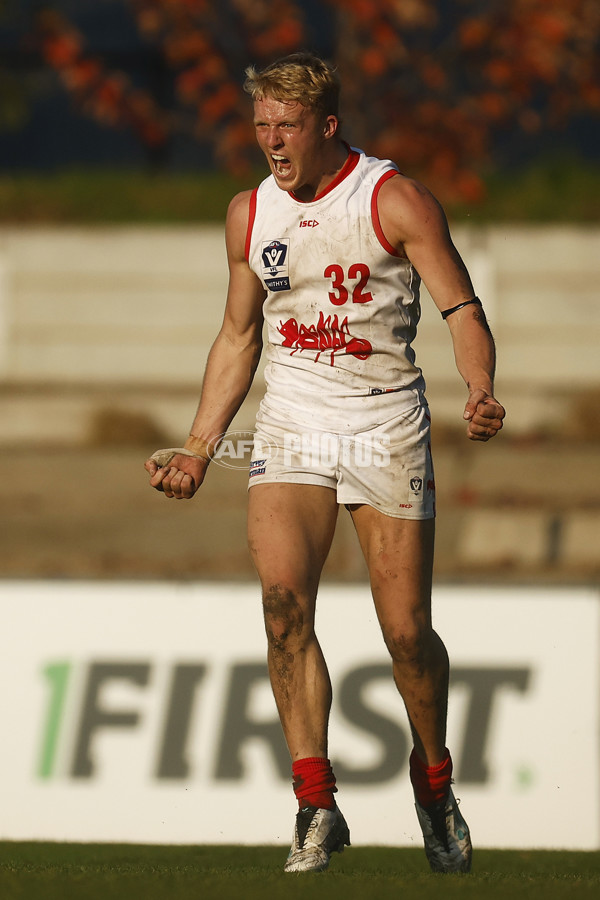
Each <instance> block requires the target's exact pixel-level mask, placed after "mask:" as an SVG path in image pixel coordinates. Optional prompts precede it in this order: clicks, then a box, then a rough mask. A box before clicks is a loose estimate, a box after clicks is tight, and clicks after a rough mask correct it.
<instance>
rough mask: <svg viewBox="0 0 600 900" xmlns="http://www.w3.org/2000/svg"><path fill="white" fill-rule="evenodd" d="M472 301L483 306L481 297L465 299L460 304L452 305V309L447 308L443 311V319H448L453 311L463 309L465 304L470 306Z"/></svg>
mask: <svg viewBox="0 0 600 900" xmlns="http://www.w3.org/2000/svg"><path fill="white" fill-rule="evenodd" d="M471 303H476V304H477V305H478V306H481V300H480V299H479V297H473V299H472V300H465V302H464V303H459V304H458V306H452V307H451V308H450V309H445V310H444V311H443V312H442V319H447V318H448V316H451V315H452V313H454V312H457V310H459V309H462V308H463V306H470V304H471Z"/></svg>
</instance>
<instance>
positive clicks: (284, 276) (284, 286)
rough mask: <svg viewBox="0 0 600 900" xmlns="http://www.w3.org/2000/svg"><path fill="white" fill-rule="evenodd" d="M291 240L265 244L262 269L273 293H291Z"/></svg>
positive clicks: (284, 239)
mask: <svg viewBox="0 0 600 900" xmlns="http://www.w3.org/2000/svg"><path fill="white" fill-rule="evenodd" d="M289 249H290V239H289V238H282V239H281V240H275V241H269V243H265V244H263V249H262V267H263V278H264V280H265V284H266V286H267V287H268V288H269V290H271V291H289V290H290V278H289V259H288V251H289Z"/></svg>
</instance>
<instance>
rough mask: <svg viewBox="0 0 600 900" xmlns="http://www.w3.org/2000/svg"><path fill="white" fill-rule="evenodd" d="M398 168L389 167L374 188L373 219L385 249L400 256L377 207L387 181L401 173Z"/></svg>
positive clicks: (393, 254)
mask: <svg viewBox="0 0 600 900" xmlns="http://www.w3.org/2000/svg"><path fill="white" fill-rule="evenodd" d="M399 174H400V173H399V172H398V170H397V169H388V171H387V172H384V173H383V175H382V176H381V178H380V179H379V181H378V182H377V184H376V185H375V187H374V188H373V195H372V197H371V219H372V220H373V228H374V229H375V234H376V235H377V239H378V241H379V243H380V244H381V246H382V247H383V249H384V250H387V252H388V253H391V255H392V256H400V254H399V253H398V251H397V250H396V248H395V247H393V246H392V244H390V242H389V241H388V239H387V238H386V236H385V234H384V233H383V228H382V227H381V221H380V219H379V209H378V208H377V198H378V196H379V191H380V190H381V188H382V186H383V185H384V184H385V182H386V181H389V179H390V178H393V177H394V175H399Z"/></svg>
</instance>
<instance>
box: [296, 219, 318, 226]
mask: <svg viewBox="0 0 600 900" xmlns="http://www.w3.org/2000/svg"><path fill="white" fill-rule="evenodd" d="M318 224H319V223H318V222H317V220H316V219H302V221H301V222H300V228H316V227H317V225H318Z"/></svg>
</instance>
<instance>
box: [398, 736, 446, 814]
mask: <svg viewBox="0 0 600 900" xmlns="http://www.w3.org/2000/svg"><path fill="white" fill-rule="evenodd" d="M409 765H410V780H411V782H412V786H413V788H414V792H415V797H416V798H417V801H418V802H419V803H420V804H421V806H431V804H432V803H439V802H440V800H445V798H446V797H447V795H448V791H449V789H450V784H451V778H452V758H451V756H450V753H449V751H448V750H447V749H446V756H445V757H444V759H443V760H442V762H441V763H438V765H437V766H426V765H425V763H424V762H423V760H422V759H421V758H420V757H419V756H418V755H417V753H416V751H415V750H413V752H412V753H411V754H410V760H409Z"/></svg>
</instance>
